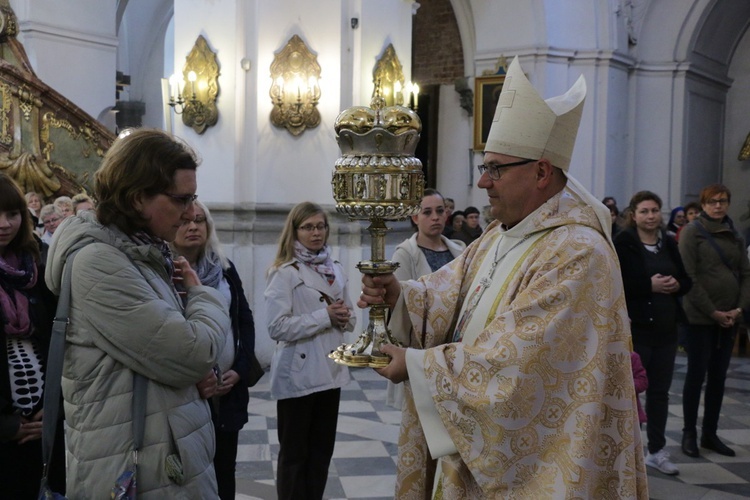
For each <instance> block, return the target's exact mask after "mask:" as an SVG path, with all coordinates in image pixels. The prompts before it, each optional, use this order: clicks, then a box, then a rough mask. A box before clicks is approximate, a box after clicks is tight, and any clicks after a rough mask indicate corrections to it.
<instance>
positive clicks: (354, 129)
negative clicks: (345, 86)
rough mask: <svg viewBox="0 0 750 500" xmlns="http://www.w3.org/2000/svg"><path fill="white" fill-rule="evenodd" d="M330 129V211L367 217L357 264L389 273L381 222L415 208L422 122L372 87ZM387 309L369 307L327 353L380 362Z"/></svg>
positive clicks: (384, 359)
mask: <svg viewBox="0 0 750 500" xmlns="http://www.w3.org/2000/svg"><path fill="white" fill-rule="evenodd" d="M334 128H335V131H336V139H337V141H338V144H339V148H340V149H341V157H340V158H339V159H338V160H336V164H335V169H334V173H333V180H332V186H333V197H334V198H335V200H336V210H337V211H338V212H339V213H342V214H344V215H346V216H348V217H349V218H350V219H352V220H368V221H370V226H369V227H368V231H369V233H370V236H371V238H372V241H371V260H368V261H362V262H360V263H359V264H357V268H358V269H359V270H360V271H361V272H362V273H364V274H369V275H372V276H377V275H380V274H388V273H392V272H393V271H395V270H396V269H397V268H398V263H395V262H391V261H388V260H385V233H386V231H388V228H387V227H386V225H385V221H387V220H401V219H405V218H406V217H408V216H410V215H413V214H415V213H417V212H418V211H419V204H420V202H421V200H422V196H423V193H424V178H423V174H422V162H421V161H419V159H418V158H416V157H414V151H415V149H416V147H417V143H418V142H419V134H420V132H421V130H422V123H421V122H420V120H419V117H418V116H417V114H416V113H415V112H414V111H412V110H410V109H409V108H405V107H403V106H385V100H384V99H383V97H382V96H381V95H380V87H379V86H376V90H375V96H374V97H373V100H372V103H371V107H370V108H368V107H364V106H355V107H353V108H349V109H347V110H345V111H343V112H342V113H341V114H339V116H338V118H336V123H335V125H334ZM387 312H388V306H387V305H384V304H383V305H373V306H372V307H371V308H370V311H369V322H368V325H367V329H366V330H365V331H364V332H363V333H362V334H361V335H360V336H359V338H358V339H357V341H356V342H355V343H353V344H344V345H342V346H340V347H339V348H338V349H337V350H336V351H334V352H333V353H331V355H330V357H331V358H332V359H333V360H334V361H336V362H337V363H340V364H343V365H347V366H354V367H368V366H369V367H383V366H386V365H387V364H388V362H389V361H390V358H389V357H388V356H386V355H385V354H383V353H382V352H381V351H380V347H381V346H382V345H383V344H384V343H391V344H396V343H397V342H394V340H393V338H392V337H391V335H390V332H389V331H388V328H387Z"/></svg>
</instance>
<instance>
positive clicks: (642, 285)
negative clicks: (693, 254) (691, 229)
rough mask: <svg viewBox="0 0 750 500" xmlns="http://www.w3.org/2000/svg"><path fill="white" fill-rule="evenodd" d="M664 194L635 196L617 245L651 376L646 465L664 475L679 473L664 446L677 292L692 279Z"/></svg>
mask: <svg viewBox="0 0 750 500" xmlns="http://www.w3.org/2000/svg"><path fill="white" fill-rule="evenodd" d="M661 207H662V203H661V199H660V198H659V196H657V195H656V194H654V193H652V192H650V191H640V192H638V193H636V194H635V195H633V198H632V199H631V200H630V206H629V208H630V209H631V211H632V214H633V217H632V219H631V221H632V222H631V224H630V226H629V227H627V228H625V229H624V230H622V231H621V232H620V233H618V235H617V237H616V238H615V249H616V250H617V256H618V257H619V259H620V268H621V270H622V280H623V284H624V286H625V300H626V301H627V306H628V315H629V317H630V321H631V325H630V328H631V331H632V334H633V348H634V350H635V351H636V352H637V353H638V355H639V356H640V357H641V361H642V362H643V366H644V368H645V369H646V374H647V376H648V389H647V390H646V415H647V417H648V424H647V435H648V456H647V457H646V465H648V466H650V467H653V468H655V469H657V470H659V471H661V472H662V473H664V474H669V475H674V474H678V473H679V470H678V469H677V467H676V466H675V465H674V464H673V463H672V462H671V461H670V460H669V454H668V453H667V452H666V451H665V450H664V446H665V445H666V438H665V436H664V431H665V428H666V424H667V416H668V414H669V388H670V386H671V385H672V373H673V371H674V360H675V355H676V353H677V323H678V322H684V320H685V315H684V312H683V311H682V307H681V305H680V301H679V300H678V297H680V296H682V295H684V294H685V293H687V291H688V290H689V289H690V287H691V286H692V281H691V280H690V278H689V277H688V275H687V272H686V271H685V266H684V265H683V263H682V259H681V257H680V252H679V249H678V247H677V243H676V242H675V241H674V239H673V238H671V237H669V236H667V234H666V233H665V232H664V231H663V230H662V227H661V225H662V217H661Z"/></svg>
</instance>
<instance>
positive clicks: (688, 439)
mask: <svg viewBox="0 0 750 500" xmlns="http://www.w3.org/2000/svg"><path fill="white" fill-rule="evenodd" d="M682 452H683V453H684V454H685V455H687V456H689V457H693V458H698V457H700V456H701V454H700V452H699V451H698V436H697V434H696V432H695V431H684V432H683V433H682Z"/></svg>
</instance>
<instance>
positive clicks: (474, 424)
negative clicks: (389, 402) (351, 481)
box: [391, 188, 648, 499]
mask: <svg viewBox="0 0 750 500" xmlns="http://www.w3.org/2000/svg"><path fill="white" fill-rule="evenodd" d="M503 233H504V231H503V230H502V229H501V227H500V225H499V224H497V223H493V224H492V225H490V226H489V227H488V228H487V230H486V231H485V232H484V234H483V235H482V237H481V238H480V240H478V241H477V242H476V243H475V244H473V245H471V246H470V247H469V248H468V249H467V250H466V252H464V254H462V255H461V256H460V257H458V258H457V259H455V260H454V261H453V262H452V263H450V264H448V265H447V266H446V267H444V268H443V269H441V270H439V271H437V272H435V273H433V274H431V275H428V276H425V277H423V278H421V279H420V280H418V281H409V282H404V283H402V294H401V298H400V301H402V303H403V305H404V306H405V310H403V311H399V310H398V306H397V309H396V310H394V314H393V319H392V321H391V328H392V330H393V331H394V333H395V334H396V335H397V336H400V337H401V339H402V340H403V341H405V342H406V343H407V344H408V345H409V346H410V347H413V348H418V349H420V350H416V349H410V350H409V351H408V352H407V366H408V368H409V377H410V379H411V384H407V386H406V391H405V396H406V398H405V404H404V409H403V412H402V424H401V435H400V438H399V459H398V480H397V485H396V497H397V498H415V499H416V498H419V499H423V498H430V497H431V496H432V493H433V492H432V489H433V478H434V474H435V467H436V463H435V461H434V460H432V456H431V454H430V450H432V451H433V452H435V454H436V455H437V454H443V453H448V454H447V455H445V456H442V458H441V459H440V468H441V472H442V474H441V473H438V475H439V476H440V488H439V493H440V495H441V496H442V497H443V498H553V497H554V498H648V491H647V484H646V471H645V465H644V458H643V452H642V446H641V440H640V430H639V426H638V423H637V422H638V420H637V418H638V417H637V413H636V406H635V391H634V386H633V378H632V371H631V366H630V354H629V352H630V329H629V325H628V316H627V311H626V309H625V297H624V293H623V288H622V280H621V276H620V271H619V267H618V264H617V257H616V255H615V253H614V250H613V249H612V247H611V246H610V245H609V243H608V241H607V240H606V239H605V237H604V236H603V230H602V227H601V224H600V222H599V220H598V219H597V216H596V214H595V212H594V210H593V209H592V208H591V207H589V206H588V205H586V204H585V203H583V202H582V200H581V199H580V198H579V197H578V196H577V195H576V194H575V192H574V191H573V190H571V189H570V188H566V189H565V190H563V191H562V192H561V193H558V194H557V195H555V196H553V197H552V198H551V199H550V200H548V201H547V202H546V203H545V204H544V205H542V206H541V207H540V208H539V209H537V211H535V212H534V213H533V214H531V215H529V216H528V217H527V218H526V219H524V220H523V221H522V222H521V223H519V224H518V225H517V226H515V227H514V228H512V229H510V230H509V231H507V234H503ZM504 237H505V238H506V242H505V243H503V238H504ZM507 238H512V239H516V240H518V241H522V243H521V244H520V245H518V246H517V247H515V248H513V249H512V250H511V251H510V252H509V253H508V255H507V256H506V257H503V255H504V254H503V253H502V252H496V250H505V249H507V248H508V241H507ZM524 238H526V239H524ZM535 238H536V241H534V240H535ZM498 243H499V245H500V248H498ZM503 245H505V248H503ZM511 246H512V245H511ZM488 259H489V262H493V261H497V260H499V261H500V262H499V264H498V269H497V270H496V271H495V273H494V275H493V276H492V284H491V286H490V287H489V288H488V289H487V290H485V292H484V294H483V295H482V297H481V299H480V300H479V301H478V303H475V308H474V311H473V313H474V314H473V315H472V316H471V318H470V319H469V320H468V321H463V322H460V323H461V326H462V328H463V329H464V330H465V331H461V329H462V328H459V329H458V331H455V330H456V325H457V324H459V320H460V318H461V317H462V315H463V313H464V310H463V309H464V306H465V305H466V303H467V301H469V297H471V295H472V292H473V291H474V290H475V289H476V287H477V285H478V283H479V280H481V279H482V278H484V277H486V276H487V274H488V270H489V263H488ZM501 267H502V270H501V269H500V268H501ZM404 319H406V320H407V323H408V324H409V325H410V326H411V328H408V327H407V328H405V329H403V328H400V327H399V321H400V320H404ZM404 332H408V334H407V335H403V333H404ZM454 335H456V337H457V338H460V337H463V341H461V342H453V338H454ZM418 387H423V388H424V389H423V390H421V391H420V393H419V395H421V399H426V400H427V407H424V401H422V407H420V410H417V408H416V406H415V402H414V398H413V395H412V388H418ZM419 399H420V397H418V400H419ZM431 413H432V415H431ZM436 422H437V424H436ZM425 423H426V425H428V426H429V427H430V428H431V429H429V430H428V436H430V441H431V442H430V444H429V445H428V440H427V439H426V438H425V432H424V430H423V428H422V425H424V424H425ZM440 425H441V426H442V427H441V428H440V429H435V427H436V426H438V427H439V426H440ZM441 433H442V434H444V435H445V436H447V438H449V439H447V441H450V442H452V447H453V449H452V450H451V449H450V448H451V447H445V446H444V445H445V442H446V439H442V440H441V439H440V434H441Z"/></svg>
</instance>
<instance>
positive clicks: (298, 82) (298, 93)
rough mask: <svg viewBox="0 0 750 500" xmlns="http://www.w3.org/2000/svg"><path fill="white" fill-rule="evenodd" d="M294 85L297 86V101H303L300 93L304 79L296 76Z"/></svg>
mask: <svg viewBox="0 0 750 500" xmlns="http://www.w3.org/2000/svg"><path fill="white" fill-rule="evenodd" d="M294 86H295V87H297V102H301V101H302V95H301V94H300V93H301V92H302V79H300V77H298V76H297V77H295V78H294Z"/></svg>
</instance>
